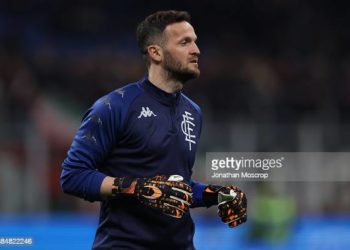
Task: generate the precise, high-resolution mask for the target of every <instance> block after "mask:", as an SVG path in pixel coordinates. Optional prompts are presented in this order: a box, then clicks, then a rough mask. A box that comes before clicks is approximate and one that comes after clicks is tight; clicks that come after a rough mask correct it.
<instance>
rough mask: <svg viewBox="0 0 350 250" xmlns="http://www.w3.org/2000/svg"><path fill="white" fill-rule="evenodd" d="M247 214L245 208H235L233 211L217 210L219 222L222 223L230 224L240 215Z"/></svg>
mask: <svg viewBox="0 0 350 250" xmlns="http://www.w3.org/2000/svg"><path fill="white" fill-rule="evenodd" d="M246 213H247V209H246V208H235V209H232V208H230V209H228V210H221V211H220V210H219V211H218V215H219V216H220V217H221V220H222V221H223V222H224V223H227V222H230V221H232V220H234V219H236V218H238V217H241V216H242V215H244V214H246Z"/></svg>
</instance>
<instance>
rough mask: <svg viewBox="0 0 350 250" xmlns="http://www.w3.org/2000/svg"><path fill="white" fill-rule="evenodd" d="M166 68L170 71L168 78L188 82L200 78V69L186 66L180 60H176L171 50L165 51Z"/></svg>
mask: <svg viewBox="0 0 350 250" xmlns="http://www.w3.org/2000/svg"><path fill="white" fill-rule="evenodd" d="M163 67H164V69H165V70H166V72H167V73H168V79H173V80H176V81H179V82H181V83H182V84H184V83H186V82H187V81H188V80H191V79H195V78H198V77H199V75H200V71H199V69H198V68H197V69H196V70H194V69H190V68H189V67H184V66H183V65H182V64H181V62H180V61H179V60H176V59H175V58H174V57H173V56H172V55H171V54H170V53H169V52H167V51H164V65H163Z"/></svg>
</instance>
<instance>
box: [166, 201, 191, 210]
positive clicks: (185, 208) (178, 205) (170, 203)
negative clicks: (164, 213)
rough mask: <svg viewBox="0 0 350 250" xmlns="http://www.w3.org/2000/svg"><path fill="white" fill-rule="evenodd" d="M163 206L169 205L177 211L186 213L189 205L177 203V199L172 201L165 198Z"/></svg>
mask: <svg viewBox="0 0 350 250" xmlns="http://www.w3.org/2000/svg"><path fill="white" fill-rule="evenodd" d="M164 204H165V205H166V204H169V205H170V206H173V207H176V209H179V210H181V211H183V212H188V210H189V206H190V205H189V204H186V203H184V202H182V201H179V200H177V199H173V198H171V197H170V198H165V199H164Z"/></svg>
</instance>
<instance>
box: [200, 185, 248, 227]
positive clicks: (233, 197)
mask: <svg viewBox="0 0 350 250" xmlns="http://www.w3.org/2000/svg"><path fill="white" fill-rule="evenodd" d="M203 201H204V203H205V205H206V206H207V207H210V206H212V205H218V215H219V216H220V217H221V220H222V221H223V222H224V223H226V224H228V225H229V227H236V226H238V225H240V224H242V223H244V222H246V221H247V198H246V195H245V194H244V193H243V192H242V190H240V189H239V188H238V187H235V186H225V187H223V186H217V185H209V186H207V187H206V188H205V189H204V191H203Z"/></svg>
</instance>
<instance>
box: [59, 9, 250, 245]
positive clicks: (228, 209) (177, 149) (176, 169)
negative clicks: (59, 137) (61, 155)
mask: <svg viewBox="0 0 350 250" xmlns="http://www.w3.org/2000/svg"><path fill="white" fill-rule="evenodd" d="M196 39H197V37H196V34H195V31H194V29H193V27H192V26H191V24H190V16H189V14H188V13H187V12H183V11H160V12H156V13H154V14H152V15H150V16H148V17H147V18H146V19H145V20H144V21H143V22H141V23H140V24H139V25H138V27H137V41H138V45H139V47H140V50H141V53H142V54H143V57H144V59H145V62H146V65H147V69H148V74H147V76H145V77H144V78H143V79H142V80H139V81H137V82H135V83H131V84H128V85H125V86H124V87H122V88H120V89H117V90H115V91H113V92H111V93H109V94H107V95H106V96H104V97H102V98H100V99H99V100H97V101H96V102H95V103H94V104H93V105H92V107H91V108H90V109H89V110H88V111H87V112H86V114H85V115H84V117H83V120H82V123H81V126H80V128H79V129H78V131H77V133H76V135H75V138H74V140H73V143H72V145H71V147H70V149H69V151H68V154H67V158H66V159H65V160H64V162H63V164H62V173H61V186H62V189H63V191H64V192H65V193H68V194H72V195H75V196H78V197H81V198H83V199H86V200H88V201H101V209H100V217H99V224H98V228H97V231H96V235H95V240H94V243H93V247H92V248H93V249H168V250H169V249H194V246H193V235H194V224H193V221H192V218H191V216H190V213H189V209H190V208H195V207H201V206H206V207H210V206H213V205H215V206H217V207H218V214H219V216H220V217H221V219H222V221H223V222H224V223H227V224H228V225H229V226H230V227H235V226H238V225H239V224H241V223H244V222H245V221H246V219H247V211H246V209H247V200H246V197H245V194H244V193H243V192H242V191H241V190H239V189H238V188H237V187H234V186H225V187H222V186H213V185H206V184H203V183H199V182H195V181H193V180H191V175H192V167H193V164H194V161H195V153H196V150H197V146H198V142H199V137H200V133H201V122H202V118H201V111H200V108H199V107H198V106H197V105H196V104H195V103H194V102H193V101H191V100H190V99H189V98H188V97H186V96H185V95H184V94H183V93H182V92H181V91H182V88H183V86H184V84H185V83H186V82H187V81H188V80H190V79H194V78H197V77H199V75H200V71H199V67H198V59H199V55H200V51H199V49H198V47H197V44H196Z"/></svg>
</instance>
